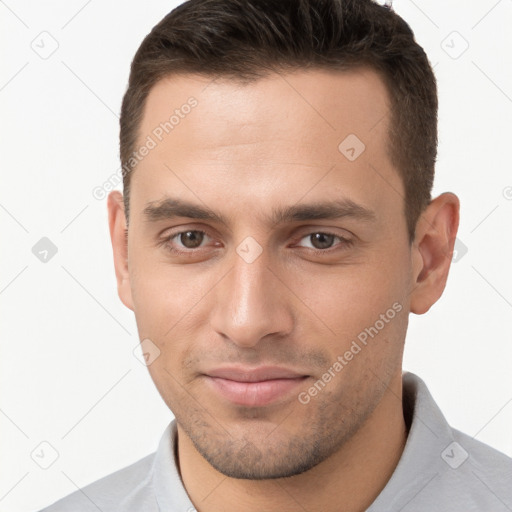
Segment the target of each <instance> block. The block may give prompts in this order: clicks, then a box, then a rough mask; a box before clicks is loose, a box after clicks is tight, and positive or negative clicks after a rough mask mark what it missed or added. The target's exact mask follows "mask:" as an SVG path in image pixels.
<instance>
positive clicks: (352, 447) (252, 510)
mask: <svg viewBox="0 0 512 512" xmlns="http://www.w3.org/2000/svg"><path fill="white" fill-rule="evenodd" d="M406 438H407V433H406V425H405V421H404V416H403V410H402V375H401V373H399V374H398V375H397V376H396V377H395V378H394V379H393V381H392V382H391V383H390V386H389V388H388V389H387V391H386V392H385V394H384V396H383V398H382V400H381V401H380V402H379V405H378V406H377V407H376V408H375V410H374V411H373V413H372V414H371V415H370V417H369V418H368V419H367V421H366V422H365V423H364V425H363V426H362V427H361V428H360V429H359V430H358V431H357V432H356V433H355V434H354V435H353V436H352V437H351V438H350V440H349V441H347V442H346V443H345V444H344V445H343V446H342V447H341V448H340V449H339V450H338V451H337V452H335V453H334V454H332V455H331V456H330V457H329V458H328V459H326V460H324V461H323V462H321V463H320V464H318V465H316V466H315V467H314V468H312V469H310V470H309V471H306V472H305V473H301V474H299V475H295V476H293V477H289V478H277V479H272V480H243V479H235V478H230V477H226V476H225V475H223V474H222V473H219V472H218V471H217V470H216V469H214V468H213V467H212V466H211V465H210V464H209V463H208V462H207V461H206V460H205V459H204V458H203V457H202V456H201V454H200V453H199V452H198V451H197V450H196V448H195V446H194V445H193V443H192V442H191V440H190V438H189V437H188V436H187V435H186V434H185V432H183V430H182V429H181V428H180V426H179V424H178V456H179V461H180V462H179V466H180V473H181V478H182V480H183V484H184V486H185V488H186V490H187V493H188V495H189V497H190V499H191V500H192V502H193V503H194V506H195V508H196V510H197V511H198V512H215V511H218V510H223V511H225V512H235V511H236V512H238V511H239V510H244V511H247V512H260V511H261V510H266V511H269V512H271V511H276V512H277V511H279V512H287V511H296V510H298V509H301V508H302V509H304V510H323V511H325V512H331V511H332V512H335V511H339V510H340V503H342V504H343V510H344V512H352V511H354V512H355V511H360V510H365V509H366V508H367V507H369V506H370V505H371V503H372V502H373V501H374V500H375V498H376V497H377V496H378V495H379V493H380V492H381V491H382V489H383V488H384V487H385V485H386V483H387V482H388V480H389V478H390V477H391V475H392V473H393V471H394V469H395V467H396V465H397V464H398V461H399V459H400V456H401V454H402V451H403V449H404V446H405V441H406Z"/></svg>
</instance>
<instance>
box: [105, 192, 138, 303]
mask: <svg viewBox="0 0 512 512" xmlns="http://www.w3.org/2000/svg"><path fill="white" fill-rule="evenodd" d="M107 208H108V223H109V230H110V239H111V242H112V251H113V255H114V267H115V272H116V280H117V293H118V295H119V298H120V299H121V301H122V303H123V304H124V305H125V306H126V307H127V308H129V309H131V310H133V301H132V293H131V283H130V274H129V268H128V239H127V236H126V233H127V226H126V218H125V213H124V203H123V195H122V194H121V192H118V191H117V190H115V191H113V192H111V193H110V194H109V196H108V200H107Z"/></svg>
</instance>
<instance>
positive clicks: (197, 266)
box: [108, 68, 459, 512]
mask: <svg viewBox="0 0 512 512" xmlns="http://www.w3.org/2000/svg"><path fill="white" fill-rule="evenodd" d="M190 96H194V97H195V98H196V99H197V101H198V105H197V106H196V107H195V108H194V109H193V110H192V111H191V112H190V114H188V115H187V116H185V117H184V118H183V119H180V123H179V125H178V126H176V127H175V128H174V130H173V131H172V132H171V133H169V134H168V135H167V136H166V137H164V138H163V140H162V141H161V142H160V143H159V144H158V145H157V147H155V148H154V149H152V150H151V151H150V152H149V154H148V155H147V156H146V157H145V158H144V159H143V160H142V161H141V162H140V163H139V164H138V165H137V167H136V170H135V171H134V174H133V176H132V182H131V198H130V221H129V227H128V237H127V239H126V238H125V229H126V219H125V215H124V209H123V201H122V195H121V193H120V192H117V191H115V192H112V193H111V194H110V195H109V198H108V210H109V223H110V233H111V238H112V246H113V252H114V262H115V270H116V276H117V284H118V293H119V296H120V298H121V300H122V302H123V303H124V304H125V305H126V306H127V307H128V308H130V309H132V310H133V311H134V313H135V317H136V321H137V326H138V331H139V336H140V339H141V340H143V339H145V338H149V339H150V340H151V341H152V342H153V343H154V344H155V345H156V346H157V347H158V349H159V350H160V355H159V357H157V358H156V359H155V360H154V362H152V363H151V364H150V365H149V366H148V369H149V372H150V374H151V377H152V379H153V380H154V382H155V385H156V387H157V389H158V391H159V392H160V394H161V396H162V398H163V400H164V401H165V403H166V404H167V405H168V407H169V408H170V409H171V410H172V411H173V413H174V415H175V416H176V419H177V422H178V456H179V468H180V472H181V476H182V479H183V483H184V485H185V488H186V490H187V492H188V494H189V496H190V498H191V500H192V502H193V503H194V506H195V507H196V509H197V510H198V511H200V512H209V511H217V510H223V511H231V510H233V511H239V510H246V511H261V510H265V511H273V510H275V511H288V510H289V511H292V510H298V509H301V507H302V508H303V509H305V510H323V511H331V510H332V511H334V510H339V504H340V503H343V504H344V510H346V511H352V510H353V511H356V510H361V509H364V508H366V507H368V506H369V505H370V504H371V503H372V501H373V500H374V499H375V498H376V497H377V495H378V494H379V492H380V491H381V490H382V489H383V488H384V486H385V485H386V482H387V481H388V479H389V478H390V476H391V474H392V472H393V470H394V468H395V467H396V464H397V462H398V460H399V458H400V456H401V453H402V450H403V447H404V444H405V441H406V435H407V433H406V427H405V422H404V417H403V411H402V403H401V398H402V388H401V372H402V354H403V346H404V341H405V336H406V330H407V323H408V314H409V312H412V313H416V314H423V313H425V312H427V311H428V310H429V308H430V307H431V306H432V305H433V304H434V303H435V302H436V301H437V300H438V299H439V297H440V296H441V294H442V292H443V290H444V287H445V285H446V280H447V276H448V271H449V267H450V263H451V257H450V255H451V252H452V251H453V245H454V240H455V235H456V232H457V228H458V222H459V201H458V198H457V196H455V195H454V194H452V193H449V192H447V193H444V194H441V195H440V196H438V197H436V198H435V199H434V200H433V201H432V202H431V203H430V205H429V206H428V208H427V209H426V210H425V212H424V213H423V215H422V216H421V218H420V220H419V221H418V224H417V229H416V237H415V240H414V242H413V244H412V245H410V244H409V242H408V237H407V230H406V221H405V216H404V211H403V208H404V206H403V205H404V187H403V184H402V182H401V179H400V177H399V175H398V173H397V171H396V169H394V168H393V166H392V165H391V163H390V161H389V158H388V155H387V130H388V128H389V114H388V113H389V110H388V109H389V99H388V95H387V91H386V88H385V86H384V84H383V82H382V80H381V79H380V78H379V76H378V75H377V74H376V73H375V72H373V71H372V70H370V69H366V68H361V69H359V70H357V71H349V72H327V71H320V70H314V71H308V72H306V71H304V70H300V71H295V72H293V73H286V74H282V75H281V74H277V73H274V74H271V75H269V76H268V77H266V78H263V79H260V80H258V81H256V82H253V83H250V84H245V85H241V84H237V83H236V82H234V81H231V80H228V79H225V80H216V81H212V80H211V78H208V77H202V76H198V75H179V76H173V77H168V78H166V79H163V80H161V81H160V82H159V83H158V84H156V85H155V86H154V88H153V89H152V90H151V92H150V95H149V97H148V100H147V103H146V106H145V111H144V117H143V120H142V123H141V129H140V141H141V143H142V142H143V141H144V140H145V139H146V137H147V135H150V134H151V133H152V130H154V128H155V127H156V126H158V125H159V123H161V122H162V121H164V120H166V119H168V117H169V115H170V113H172V111H173V110H174V109H175V108H179V106H180V105H182V104H184V103H185V102H186V101H187V98H189V97H190ZM348 134H356V135H357V137H358V138H359V139H360V140H361V141H363V143H364V144H365V146H366V148H365V150H364V152H363V153H361V154H360V156H359V157H358V158H357V159H356V160H354V161H349V160H348V159H347V158H346V157H345V156H344V155H343V154H342V153H341V152H340V151H339V150H338V145H339V144H340V142H341V141H343V140H344V139H345V137H346V136H347V135H348ZM165 196H172V197H177V198H180V199H182V200H186V201H189V202H191V203H194V204H196V205H198V206H201V207H207V208H209V209H210V210H212V211H214V212H216V213H218V214H221V215H223V216H224V217H225V219H226V224H223V223H221V222H218V221H213V220H204V219H195V218H189V217H179V218H162V219H160V220H157V221H148V220H147V219H146V218H145V217H144V214H143V211H144V209H145V207H146V206H147V205H148V204H149V203H151V202H152V204H153V205H155V204H157V203H158V201H161V200H162V199H163V198H164V197H165ZM340 198H348V199H350V200H352V201H353V202H355V203H357V204H360V205H362V206H364V207H365V208H368V209H371V210H372V211H373V212H374V213H375V219H374V220H373V221H371V222H370V221H365V220H362V219H358V218H352V217H343V218H339V219H306V220H304V219H303V220H299V221H287V222H283V223H278V224H276V223H271V222H269V221H268V217H269V216H270V214H271V213H272V211H273V210H274V209H275V208H278V207H283V208H284V207H287V206H293V205H303V204H310V203H316V202H324V201H334V200H339V199H340ZM192 230H200V231H201V230H203V231H205V232H206V236H204V238H201V234H200V233H194V234H195V235H196V238H195V239H194V238H192V242H190V240H189V238H187V237H184V238H183V237H179V236H178V237H175V238H173V239H172V240H171V241H170V242H169V244H170V245H167V246H166V245H165V244H161V243H160V244H159V241H161V240H163V239H164V238H165V236H169V235H170V234H176V233H178V232H183V231H185V232H186V231H192ZM325 232H327V233H332V234H334V235H336V236H335V237H332V238H329V237H327V239H326V238H325V237H324V238H323V239H322V240H323V242H324V244H325V245H323V246H319V245H318V244H316V245H315V237H314V236H313V237H311V236H310V235H312V234H313V235H314V234H315V233H325ZM249 236H250V237H252V238H254V239H255V240H256V241H257V243H258V244H259V246H260V247H261V250H262V252H261V254H260V255H259V256H258V257H257V258H256V259H255V260H254V261H252V262H251V263H248V262H247V261H246V260H244V258H242V257H241V256H240V255H239V254H238V253H237V251H236V249H237V247H238V246H239V245H240V244H241V242H242V241H244V239H246V237H249ZM320 237H321V236H320ZM337 237H345V238H346V239H349V240H351V241H352V242H353V243H352V244H347V243H345V242H343V241H342V240H341V239H339V238H337ZM194 240H196V241H197V243H198V244H199V246H197V247H196V246H195V245H194V242H193V241H194ZM185 244H187V245H185ZM242 246H243V245H242ZM170 247H175V248H178V249H181V250H183V251H188V254H187V255H186V256H183V255H175V254H173V253H172V252H171V251H170ZM194 247H196V248H194ZM315 247H316V248H317V251H316V252H315V251H314V248H315ZM322 251H324V252H323V253H322ZM325 251H329V252H328V253H327V252H325ZM395 303H399V304H400V305H401V306H402V310H401V311H400V312H399V313H397V314H396V315H394V318H393V319H392V320H389V322H387V323H386V324H385V326H384V328H382V329H381V330H379V332H378V334H377V335H376V336H375V337H374V338H370V339H369V341H368V344H367V345H366V346H364V347H363V348H362V350H361V351H360V352H358V353H357V355H355V356H354V357H353V358H352V359H351V360H350V361H349V362H347V364H346V365H345V366H344V367H343V369H342V370H341V371H339V372H335V377H333V378H332V379H331V380H330V381H329V382H328V383H327V384H326V386H325V387H323V388H322V390H321V391H319V392H318V393H317V394H316V395H315V396H313V397H311V400H310V401H309V402H308V403H307V404H303V403H301V402H300V401H299V400H298V397H297V395H298V393H299V392H307V391H308V390H309V389H310V388H311V387H312V386H313V385H314V383H315V382H317V381H318V380H319V379H321V378H322V375H324V374H325V372H327V371H328V369H329V367H332V365H333V363H334V362H335V361H336V360H337V357H338V356H339V355H343V354H344V353H345V352H346V351H347V350H349V349H350V347H351V343H352V342H353V340H356V339H357V336H358V334H359V333H361V332H362V331H364V329H365V328H368V327H370V326H373V325H375V323H376V320H378V319H379V317H380V315H381V314H385V313H386V311H387V310H389V309H390V308H391V307H392V305H393V304H395ZM226 364H244V365H249V366H251V367H256V366H259V365H264V364H267V365H268V364H274V365H278V366H285V367H286V368H291V369H294V370H296V371H297V372H299V373H300V374H303V375H307V376H308V377H307V378H306V379H305V380H304V381H303V383H301V384H300V386H299V387H298V388H297V390H296V392H294V393H293V394H292V395H291V396H286V397H285V398H283V399H280V400H278V401H277V402H273V403H270V404H269V405H265V406H259V407H251V406H241V405H236V404H233V403H231V402H228V401H227V400H225V399H224V398H223V397H221V396H219V395H218V394H217V393H216V392H215V391H214V390H212V388H211V387H210V386H209V385H208V383H207V382H206V379H205V377H204V375H203V374H204V372H206V371H208V370H210V369H212V368H215V367H219V366H222V365H226Z"/></svg>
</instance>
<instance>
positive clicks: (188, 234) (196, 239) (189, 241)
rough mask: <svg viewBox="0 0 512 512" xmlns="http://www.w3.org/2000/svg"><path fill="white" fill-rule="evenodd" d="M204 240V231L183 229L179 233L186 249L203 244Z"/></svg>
mask: <svg viewBox="0 0 512 512" xmlns="http://www.w3.org/2000/svg"><path fill="white" fill-rule="evenodd" d="M203 240H204V232H202V231H183V232H182V233H179V241H180V242H181V244H182V245H183V247H185V248H186V249H195V248H196V247H199V246H200V245H201V242H202V241H203Z"/></svg>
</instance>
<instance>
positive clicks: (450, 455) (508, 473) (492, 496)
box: [41, 372, 512, 512]
mask: <svg viewBox="0 0 512 512" xmlns="http://www.w3.org/2000/svg"><path fill="white" fill-rule="evenodd" d="M403 390H404V395H403V403H404V414H405V417H406V418H409V420H408V421H409V422H410V428H409V434H408V437H407V442H406V445H405V449H404V451H403V453H402V456H401V458H400V461H399V463H398V465H397V467H396V468H395V471H394V473H393V475H392V476H391V478H390V480H389V481H388V483H387V484H386V486H385V488H384V489H383V490H382V491H381V493H380V494H379V496H378V497H377V499H376V500H375V501H374V502H373V503H372V505H371V506H370V508H368V509H367V512H398V511H401V512H412V511H414V512H423V511H425V512H426V511H429V512H432V511H433V510H435V511H436V512H444V511H458V512H462V511H463V512H472V511H482V512H501V511H503V512H505V511H509V512H510V511H512V459H511V458H509V457H507V456H506V455H504V454H503V453H500V452H498V451H497V450H495V449H493V448H491V447H489V446H487V445H485V444H483V443H481V442H479V441H476V440H475V439H473V438H471V437H470V436H468V435H466V434H463V433H461V432H459V431H458V430H455V429H453V428H451V427H450V426H449V425H448V423H447V422H446V420H445V418H444V416H443V414H442V413H441V411H440V410H439V408H438V406H437V405H436V403H435V402H434V399H433V398H432V396H431V395H430V393H429V391H428V389H427V387H426V385H425V383H424V382H423V381H422V380H421V379H420V378H419V377H417V376H416V375H414V374H412V373H408V372H404V374H403ZM175 442H176V420H173V421H172V422H171V423H170V424H169V425H168V426H167V428H166V429H165V431H164V433H163V435H162V438H161V440H160V443H159V445H158V449H157V451H156V452H155V453H152V454H150V455H147V456H146V457H144V458H143V459H141V460H139V461H137V462H135V463H134V464H132V465H130V466H127V467H126V468H123V469H120V470H119V471H116V472H114V473H112V474H110V475H108V476H106V477H104V478H101V479H99V480H97V481H96V482H93V483H91V484H89V485H87V486H86V487H84V488H82V489H81V490H79V491H75V492H74V493H72V494H70V495H69V496H66V497H65V498H62V499H61V500H59V501H57V502H56V503H54V504H53V505H51V506H50V507H48V508H45V509H44V511H41V512H64V511H66V512H89V511H90V512H98V510H100V511H102V512H113V511H116V512H135V511H137V512H141V511H144V512H194V511H195V508H194V506H193V504H192V502H191V501H190V498H189V497H188V495H187V491H186V490H185V487H184V486H183V482H182V481H181V477H180V474H179V469H178V466H177V464H176V458H175Z"/></svg>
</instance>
